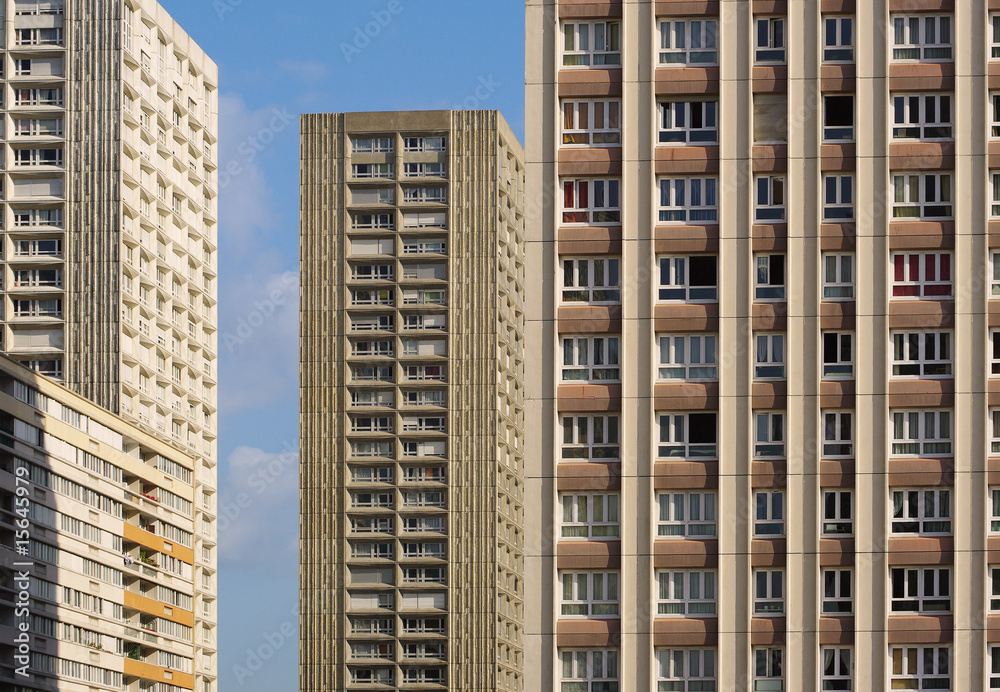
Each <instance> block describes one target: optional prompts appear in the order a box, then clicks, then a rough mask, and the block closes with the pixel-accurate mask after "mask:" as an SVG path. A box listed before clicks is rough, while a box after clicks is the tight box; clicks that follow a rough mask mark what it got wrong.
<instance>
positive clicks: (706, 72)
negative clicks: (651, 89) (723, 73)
mask: <svg viewBox="0 0 1000 692" xmlns="http://www.w3.org/2000/svg"><path fill="white" fill-rule="evenodd" d="M655 79H656V95H657V96H686V95H693V96H698V95H703V94H718V93H719V68H718V67H658V68H656V77H655Z"/></svg>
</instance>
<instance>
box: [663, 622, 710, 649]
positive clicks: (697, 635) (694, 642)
mask: <svg viewBox="0 0 1000 692" xmlns="http://www.w3.org/2000/svg"><path fill="white" fill-rule="evenodd" d="M718 643H719V620H718V619H717V618H690V619H687V618H656V619H655V620H653V646H658V647H659V646H669V647H692V646H717V645H718Z"/></svg>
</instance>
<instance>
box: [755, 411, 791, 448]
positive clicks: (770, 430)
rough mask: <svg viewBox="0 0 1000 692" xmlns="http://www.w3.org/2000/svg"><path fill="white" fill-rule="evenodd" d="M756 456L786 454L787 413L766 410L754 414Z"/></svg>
mask: <svg viewBox="0 0 1000 692" xmlns="http://www.w3.org/2000/svg"><path fill="white" fill-rule="evenodd" d="M754 456H755V457H758V458H773V457H783V456H785V414H784V412H779V411H766V412H760V413H755V414H754Z"/></svg>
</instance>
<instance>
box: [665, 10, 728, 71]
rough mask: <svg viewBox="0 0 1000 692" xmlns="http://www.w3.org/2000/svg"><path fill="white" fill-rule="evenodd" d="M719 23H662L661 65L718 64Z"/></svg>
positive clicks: (667, 21) (708, 21) (679, 21)
mask: <svg viewBox="0 0 1000 692" xmlns="http://www.w3.org/2000/svg"><path fill="white" fill-rule="evenodd" d="M718 35H719V22H718V21H717V20H715V19H688V20H684V19H675V20H663V21H661V22H660V57H659V60H660V64H661V65H667V66H684V65H715V64H717V63H718V62H719V50H718V48H719V39H718Z"/></svg>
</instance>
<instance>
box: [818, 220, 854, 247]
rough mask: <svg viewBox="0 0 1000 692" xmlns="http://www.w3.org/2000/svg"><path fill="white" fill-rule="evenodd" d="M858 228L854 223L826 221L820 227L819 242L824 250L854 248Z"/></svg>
mask: <svg viewBox="0 0 1000 692" xmlns="http://www.w3.org/2000/svg"><path fill="white" fill-rule="evenodd" d="M857 236H858V229H857V227H856V226H855V225H854V224H853V223H824V224H820V227H819V244H820V250H822V251H823V252H831V251H836V250H854V249H855V247H856V246H857Z"/></svg>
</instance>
